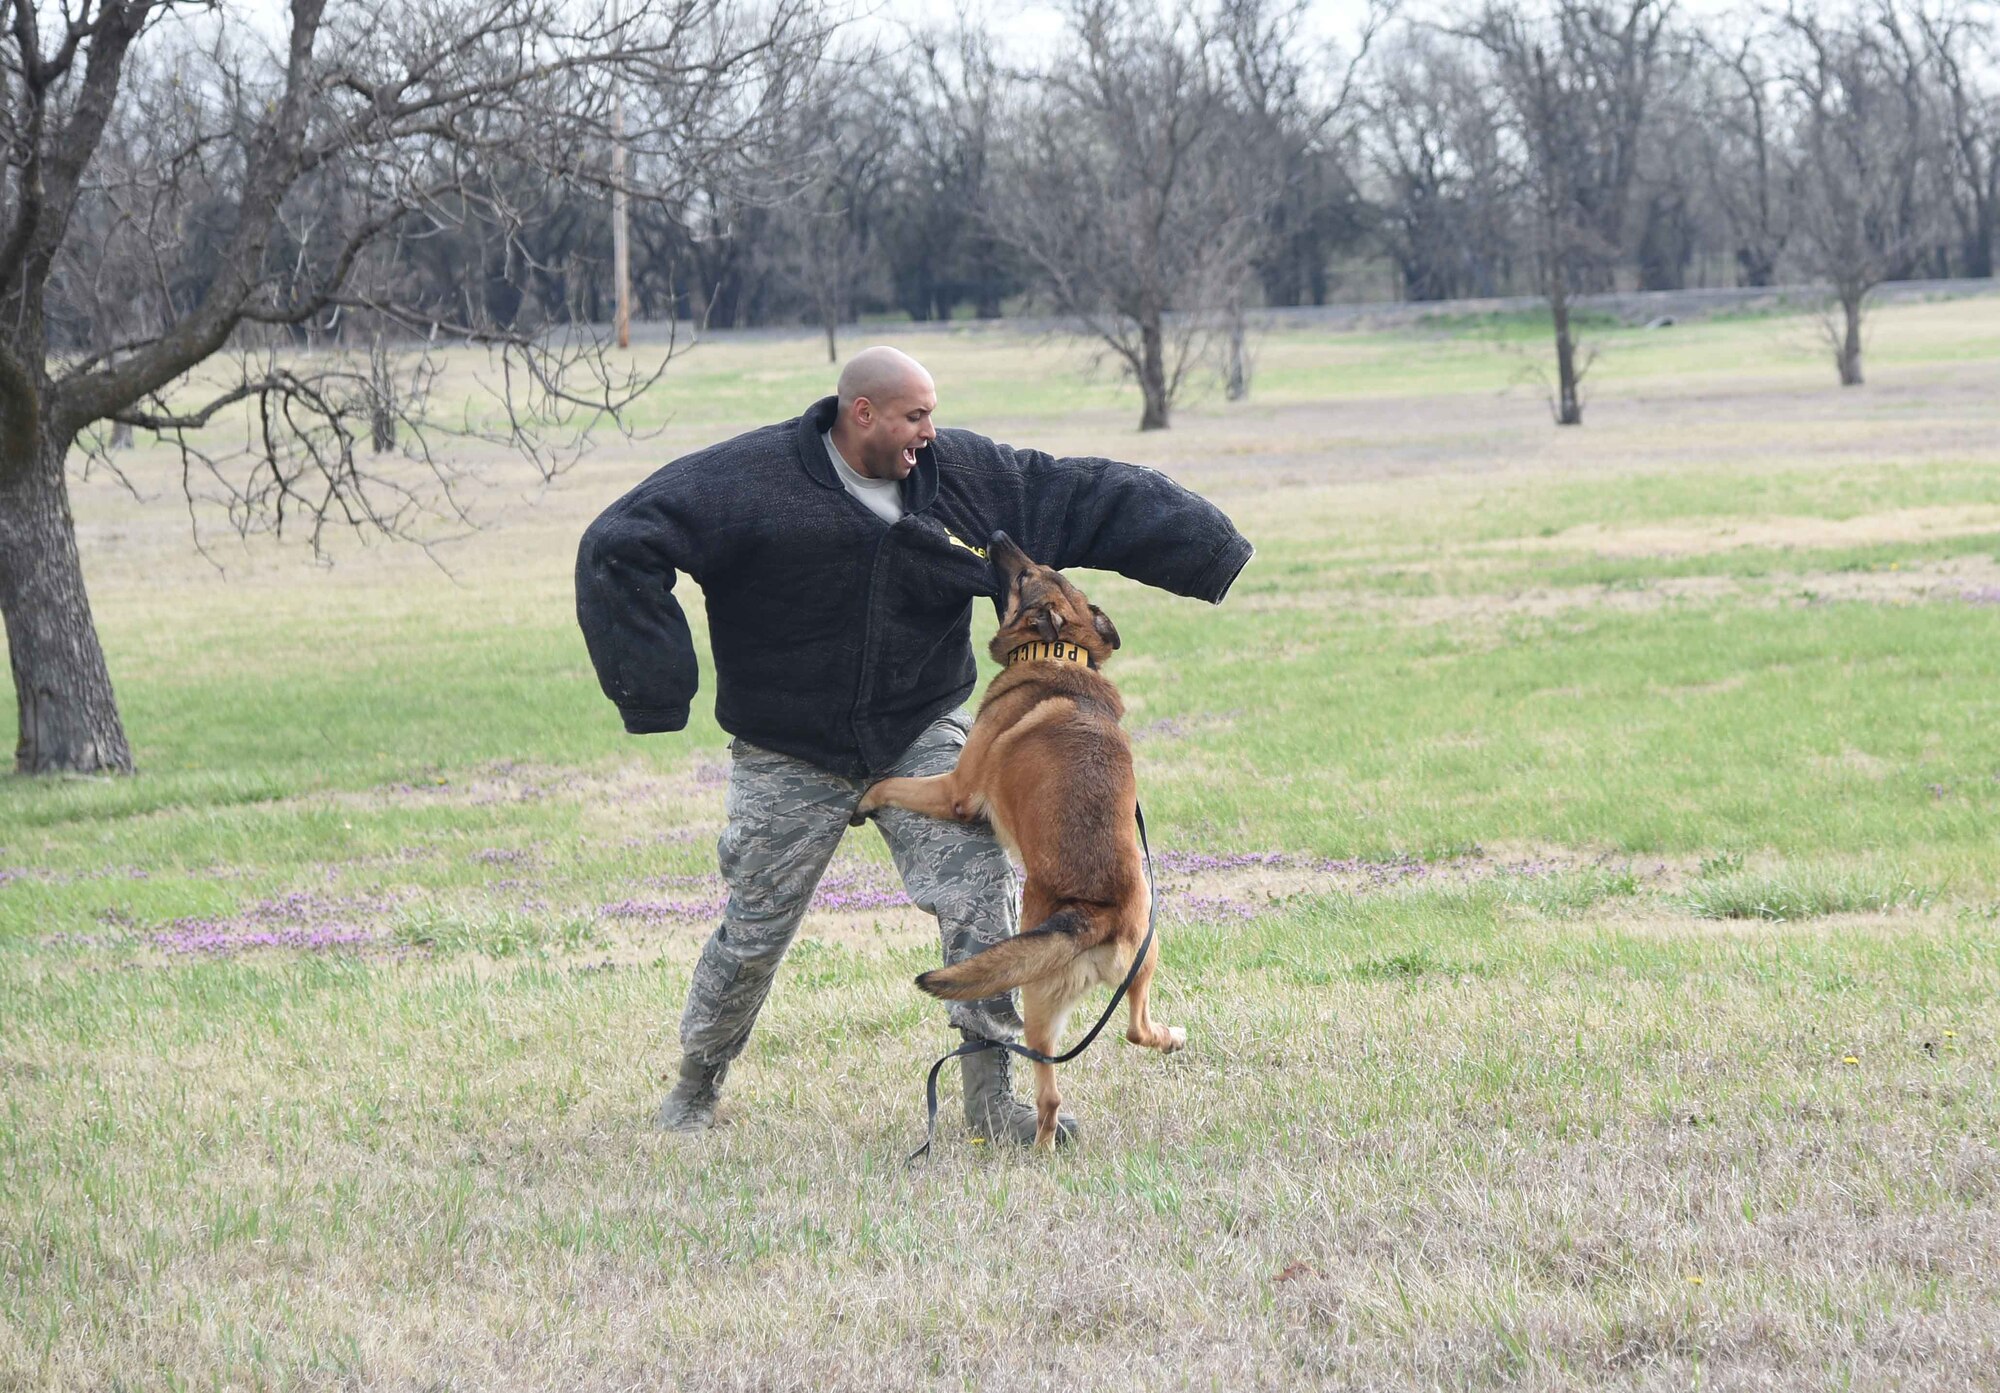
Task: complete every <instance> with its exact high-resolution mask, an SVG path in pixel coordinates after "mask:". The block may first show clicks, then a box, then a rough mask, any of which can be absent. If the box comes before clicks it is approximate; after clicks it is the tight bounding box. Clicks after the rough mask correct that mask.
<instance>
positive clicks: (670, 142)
mask: <svg viewBox="0 0 2000 1393" xmlns="http://www.w3.org/2000/svg"><path fill="white" fill-rule="evenodd" d="M724 6H725V0H632V3H630V4H629V5H628V6H627V7H626V8H625V9H624V10H623V12H622V13H615V14H612V15H604V14H600V13H597V12H595V11H592V10H590V9H589V8H588V7H585V8H584V9H582V10H577V9H575V8H574V7H568V6H562V5H558V4H554V3H551V2H550V0H477V2H476V3H470V4H468V3H463V0H389V3H387V4H386V5H384V6H381V7H358V6H357V7H350V8H349V9H347V10H344V11H341V12H339V13H338V14H337V15H329V14H327V13H326V11H325V5H324V0H290V4H289V7H288V9H287V11H286V22H285V25H284V32H283V33H282V34H281V35H280V36H278V38H277V40H276V42H275V43H274V44H270V45H267V44H266V43H265V42H264V41H263V40H262V39H261V38H259V37H258V36H257V35H256V34H254V33H246V32H244V31H243V30H242V29H241V28H240V27H239V26H237V25H235V24H233V23H232V22H231V21H230V19H229V18H228V16H227V14H226V12H217V11H215V10H214V9H213V7H211V6H208V5H204V4H198V3H193V0H71V3H69V4H66V5H64V6H62V7H60V8H57V7H53V6H47V5H41V4H36V3H34V2H33V0H17V3H15V4H14V5H13V7H12V15H13V22H12V25H11V27H10V29H9V31H8V33H7V35H6V37H5V38H4V40H0V53H4V63H3V64H0V67H4V94H3V95H4V100H3V101H0V139H4V141H5V151H6V161H7V163H6V169H5V183H4V188H0V335H3V337H0V615H4V618H5V621H6V629H7V637H8V649H9V658H10V660H11V663H12V668H13V677H14V686H15V691H16V694H17V699H18V702H19V711H20V740H19V745H18V747H17V751H16V758H15V763H16V767H17V768H18V769H20V770H22V771H24V772H44V771H56V770H75V771H93V770H112V771H129V770H130V769H131V767H132V758H131V752H130V747H129V745H128V743H127V740H126V736H125V731H124V728H123V724H122V722H121V720H120V718H119V715H118V708H117V703H116V700H115V698H114V695H113V692H112V687H111V682H110V678H109V675H108V673H107V671H106V668H105V663H104V658H103V653H102V649H101V647H100V645H99V643H98V639H97V634H96V630H95V625H94V623H93V620H92V618H91V613H90V605H89V601H88V598H87V596H86V593H85V588H84V579H83V572H82V567H81V564H80V562H79V559H78V553H77V546H76V537H75V530H74V524H73V522H72V520H71V516H70V507H69V498H68V488H67V481H66V478H65V467H66V463H67V460H68V458H69V455H70V453H71V448H72V445H73V444H75V443H77V442H79V440H80V439H82V440H83V441H85V442H86V443H87V442H88V441H89V440H90V439H91V438H92V437H91V435H89V434H88V432H89V430H90V428H91V427H92V425H93V423H95V422H101V421H110V422H113V423H122V424H126V425H131V426H134V427H138V428H140V429H146V430H152V431H156V432H160V433H162V434H165V435H167V436H168V437H169V438H171V439H174V440H175V441H176V442H177V443H178V444H179V445H180V447H181V450H182V458H183V462H184V467H183V475H184V478H185V479H186V480H187V487H188V489H189V492H190V498H191V499H192V498H193V497H194V496H195V493H196V491H197V490H198V489H201V488H204V487H206V488H212V489H217V490H220V491H221V493H222V495H223V499H224V502H225V505H226V506H227V507H228V508H229V510H230V515H231V519H232V521H234V522H235V523H236V524H237V525H238V526H240V527H243V528H245V529H246V530H247V529H249V528H251V527H253V526H268V527H272V528H275V529H278V530H280V531H283V530H285V529H287V528H296V527H302V528H303V530H304V531H305V532H306V533H307V534H308V535H310V536H312V537H313V538H315V539H317V538H318V537H319V536H320V535H321V534H322V532H323V530H324V529H325V528H326V527H328V526H330V525H331V526H353V527H357V528H367V529H373V530H376V531H379V532H385V533H388V534H391V535H407V534H408V533H409V532H410V531H411V530H412V527H413V523H414V519H415V517H416V516H417V515H418V514H419V513H421V512H423V511H424V510H426V509H428V510H432V511H433V512H434V511H435V510H436V509H438V508H440V507H442V508H443V509H444V511H445V515H446V516H449V515H450V512H451V510H452V509H453V508H454V507H455V504H454V503H453V502H452V499H451V481H452V475H451V472H450V469H449V468H448V467H447V466H446V465H445V464H444V463H443V462H442V461H439V460H436V459H434V458H432V457H431V456H430V455H429V453H428V451H426V450H423V449H422V447H421V444H420V443H413V444H412V448H414V449H415V451H416V453H417V459H416V460H415V461H414V462H413V463H414V465H415V467H416V468H417V469H418V470H419V471H420V472H421V473H423V474H424V477H423V478H422V479H418V480H414V481H413V480H412V479H411V477H410V476H409V474H408V472H407V471H391V470H388V469H382V470H377V469H374V468H372V467H371V466H369V465H368V464H367V463H366V462H365V461H366V452H365V451H357V449H356V442H357V438H358V437H359V436H360V435H361V433H362V432H363V431H364V430H365V429H366V427H367V426H368V424H369V418H370V414H371V402H372V401H374V399H375V393H374V391H373V381H372V375H371V373H370V372H369V370H368V367H367V364H366V361H365V356H364V357H362V358H361V359H359V360H358V361H357V360H349V359H346V358H345V357H343V358H341V359H339V360H338V361H334V360H329V359H327V358H325V357H324V356H321V355H314V356H312V357H301V356H300V355H298V354H297V353H295V352H293V351H292V348H293V346H294V345H296V344H297V343H298V342H299V340H300V338H301V337H304V336H313V337H317V336H324V335H329V334H337V333H339V332H340V328H339V319H340V316H342V315H348V316H355V315H359V316H363V317H366V318H367V319H369V320H370V321H371V322H375V323H380V324H383V325H390V326H396V327H398V328H400V329H401V330H403V331H404V332H406V333H412V334H415V335H417V336H418V337H419V338H421V339H426V340H429V339H437V340H440V341H442V340H445V339H450V340H456V341H459V342H466V343H473V344H481V345H485V346H486V347H487V348H488V349H489V350H491V351H492V352H493V353H494V354H495V355H496V361H497V363H498V367H499V376H500V381H501V384H502V385H501V387H500V394H501V399H502V405H503V415H504V417H505V421H504V424H503V425H502V426H501V428H500V432H499V433H500V435H501V436H502V437H503V438H506V439H509V440H511V441H512V442H513V443H514V444H516V445H517V446H519V447H520V448H522V449H523V450H524V451H525V452H526V453H527V454H528V455H529V457H530V458H531V459H533V460H534V461H535V462H536V463H537V466H538V467H540V468H543V469H545V470H546V469H551V468H554V467H557V466H558V464H559V461H558V460H557V459H556V458H554V457H553V456H552V454H551V447H550V445H549V444H548V443H547V442H546V441H545V439H544V437H543V434H542V432H541V430H540V429H538V426H539V424H540V422H541V421H542V420H546V419H548V418H550V417H560V416H561V415H562V414H563V413H564V412H566V411H591V412H594V411H602V410H607V409H610V410H615V409H616V408H617V406H618V405H619V404H620V402H621V401H623V400H625V399H626V398H627V397H628V396H629V394H630V393H631V392H632V391H634V390H636V389H637V388H638V387H640V386H642V385H643V383H644V376H643V374H642V375H640V376H639V377H637V378H634V377H630V376H620V375H619V374H617V373H615V372H613V371H612V370H611V369H610V367H609V364H608V361H607V360H606V359H604V358H603V357H601V356H600V355H599V354H597V353H596V351H595V346H594V345H593V344H591V343H589V342H588V341H586V340H584V339H583V338H581V337H580V336H578V335H575V334H569V335H549V334H538V333H535V332H533V331H532V327H531V326H522V325H519V324H514V323H510V322H507V321H503V320H500V319H498V318H496V317H495V316H492V315H490V314H488V313H486V312H485V311H484V308H483V307H482V306H480V305H477V304H469V303H462V304H450V303H440V302H437V301H431V300H427V299H426V298H425V297H424V296H423V295H421V294H420V293H415V291H414V288H413V285H412V282H411V280H410V278H409V276H408V272H407V268H408V266H409V265H410V258H409V257H408V256H407V255H406V254H405V253H406V252H407V249H408V248H409V247H411V246H412V245H414V244H420V243H422V242H423V241H424V240H425V239H426V238H430V237H436V236H440V235H443V234H445V233H447V232H449V231H450V230H453V229H457V228H461V227H464V226H465V225H467V223H468V221H469V220H472V218H473V216H474V215H475V214H477V215H478V218H479V220H480V221H481V222H482V224H483V225H484V226H485V227H487V228H488V229H489V230H491V231H492V233H493V235H494V236H495V237H496V238H497V239H498V241H499V242H500V243H501V244H502V249H503V251H502V261H503V262H504V263H506V264H508V265H510V266H513V267H514V268H515V269H517V270H525V271H532V270H533V269H534V268H533V267H532V265H527V264H525V258H524V257H523V255H522V254H523V248H522V246H521V244H520V241H519V239H518V237H517V236H516V234H517V233H518V231H519V229H521V228H523V227H525V226H527V225H529V224H530V223H531V222H532V220H533V218H534V217H535V215H536V213H537V211H538V209H537V207H536V205H535V203H534V202H533V200H532V199H529V200H527V201H525V202H515V201H513V200H511V199H510V198H509V196H508V194H509V191H510V190H526V191H528V192H530V193H533V192H535V191H537V190H543V189H547V188H549V187H552V186H558V185H574V184H584V185H589V186H593V187H596V188H598V189H600V190H601V189H602V188H603V187H605V185H606V183H607V180H608V178H609V172H608V166H607V163H606V159H605V155H606V152H607V150H608V148H609V141H608V118H609V114H610V111H611V109H612V104H613V94H614V89H618V88H622V89H623V90H624V91H625V92H626V93H627V96H628V102H627V109H626V114H627V118H628V134H627V140H628V143H629V144H630V146H631V148H632V149H633V151H634V153H635V157H636V160H635V166H636V167H635V170H634V174H633V179H634V192H635V194H640V195H644V194H648V193H650V192H652V191H653V190H654V186H655V185H656V183H658V182H671V180H670V177H669V176H670V174H671V172H672V171H675V170H680V169H685V168H686V167H688V166H690V165H693V164H699V163H701V162H702V161H703V160H704V159H705V158H708V157H711V156H716V155H718V153H719V152H720V151H721V150H723V149H725V148H727V147H729V146H732V145H738V144H744V143H754V142H755V141H756V140H757V139H758V138H759V137H758V133H757V132H758V123H759V122H760V121H761V120H762V119H763V117H764V115H765V113H766V109H767V103H766V102H765V101H764V100H762V99H761V97H760V95H759V94H760V93H763V92H766V91H769V90H772V89H773V88H774V87H776V88H779V89H781V88H782V86H783V85H784V80H785V78H786V77H787V75H788V74H787V69H788V67H789V63H790V60H791V58H792V56H794V55H795V54H796V53H797V52H798V51H799V49H800V47H801V44H802V42H803V46H804V47H805V48H808V49H809V48H810V47H811V43H810V42H804V41H805V40H807V39H809V38H810V36H809V34H808V29H809V26H807V25H805V24H803V23H802V22H801V19H800V12H799V11H798V10H796V9H793V8H790V7H789V6H788V3H786V0H781V4H780V8H779V9H778V10H777V11H776V12H775V13H774V15H773V16H772V17H770V18H769V19H768V20H767V21H766V22H765V23H762V24H758V25H755V26H752V25H750V24H748V23H746V22H744V21H742V20H740V19H739V18H738V17H737V16H736V15H735V14H734V13H732V12H731V11H730V10H728V9H726V8H725V7H724ZM641 171H644V173H642V172H641ZM106 229H123V230H124V231H122V232H120V233H119V234H118V236H117V237H113V238H109V239H105V238H103V237H102V236H101V235H100V234H102V233H104V232H105V230H106ZM121 239H122V240H121ZM385 249H386V250H385ZM107 253H109V254H107ZM118 277H122V278H123V279H124V282H125V283H126V284H128V285H129V286H131V287H143V293H121V294H119V295H118V296H116V297H112V296H108V295H107V296H101V297H97V299H98V302H100V303H101V304H106V305H115V306H116V312H115V315H112V316H111V317H110V318H107V319H105V320H104V321H103V322H102V323H96V322H92V323H84V322H79V321H82V320H87V319H90V318H91V316H92V315H94V314H98V313H100V312H101V311H99V310H93V309H91V308H90V307H91V305H92V303H93V299H92V296H90V295H87V294H84V293H82V292H81V290H80V287H84V286H88V285H91V284H93V283H94V282H97V281H98V280H99V279H100V278H114V279H115V278H118ZM235 419H241V420H244V421H247V422H248V423H249V425H250V427H251V438H252V440H253V444H252V447H251V448H250V449H249V450H248V451H247V452H245V453H243V454H242V455H240V456H231V457H221V456H216V455H212V454H210V453H208V452H207V450H206V449H205V448H204V446H203V443H202V437H201V435H200V434H199V433H200V431H201V429H202V428H203V427H204V426H206V425H208V424H209V423H211V422H216V421H222V420H235ZM404 423H405V424H406V425H409V424H413V423H412V422H410V421H409V419H408V418H407V416H406V417H405V418H404ZM405 440H406V441H412V440H413V437H409V436H406V437H405Z"/></svg>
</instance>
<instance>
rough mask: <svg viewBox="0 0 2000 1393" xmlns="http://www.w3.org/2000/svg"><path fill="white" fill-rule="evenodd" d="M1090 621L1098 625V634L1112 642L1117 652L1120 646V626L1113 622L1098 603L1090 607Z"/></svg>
mask: <svg viewBox="0 0 2000 1393" xmlns="http://www.w3.org/2000/svg"><path fill="white" fill-rule="evenodd" d="M1090 622H1091V623H1092V624H1093V625H1094V626H1096V629H1097V636H1098V637H1099V638H1101V639H1103V640H1104V641H1105V642H1106V643H1108V644H1110V645H1111V647H1112V650H1113V651H1114V652H1115V651H1116V650H1117V648H1118V626H1117V625H1116V624H1113V623H1112V622H1111V616H1110V615H1108V614H1106V613H1105V612H1104V611H1103V610H1101V609H1099V608H1098V607H1097V606H1096V605H1092V606H1091V607H1090Z"/></svg>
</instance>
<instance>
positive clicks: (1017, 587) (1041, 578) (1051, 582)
mask: <svg viewBox="0 0 2000 1393" xmlns="http://www.w3.org/2000/svg"><path fill="white" fill-rule="evenodd" d="M987 554H988V555H989V556H990V557H991V558H992V560H993V569H994V571H995V572H996V573H997V575H998V576H999V580H1000V596H999V600H1000V632H998V633H997V634H995V635H994V636H993V646H992V649H991V651H992V654H993V656H994V658H995V659H996V660H997V661H999V662H1005V661H1006V660H1007V654H1008V653H1009V652H1010V651H1011V650H1013V649H1015V648H1018V647H1019V646H1020V645H1021V644H1024V643H1032V642H1035V641H1036V640H1040V641H1041V642H1044V643H1073V644H1075V645H1076V646H1077V647H1079V648H1081V649H1082V650H1083V651H1084V652H1085V653H1088V654H1089V655H1090V665H1091V666H1092V667H1103V666H1104V664H1105V662H1106V661H1107V660H1108V659H1109V658H1110V657H1111V653H1112V650H1113V649H1115V648H1117V647H1118V629H1117V626H1115V625H1114V624H1112V622H1111V617H1110V616H1109V615H1107V614H1106V613H1105V612H1104V611H1103V610H1101V609H1099V608H1098V607H1097V606H1096V605H1093V604H1092V603H1091V602H1090V601H1089V600H1088V599H1086V598H1084V594H1083V592H1082V591H1081V590H1078V589H1077V588H1076V587H1075V586H1074V585H1071V584H1070V583H1069V581H1067V580H1066V579H1064V578H1063V573H1062V572H1061V571H1058V570H1056V569H1055V567H1053V566H1038V565H1036V564H1035V563H1034V562H1033V561H1032V560H1030V559H1029V558H1028V553H1026V552H1025V551H1022V550H1021V548H1020V547H1019V546H1018V545H1016V543H1015V541H1014V539H1013V538H1012V537H1009V536H1008V535H1007V534H1006V533H1005V532H995V533H994V534H993V541H992V544H991V546H989V547H988V548H987Z"/></svg>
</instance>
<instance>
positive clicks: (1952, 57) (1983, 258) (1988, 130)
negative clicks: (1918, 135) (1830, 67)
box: [1912, 3, 2000, 277]
mask: <svg viewBox="0 0 2000 1393" xmlns="http://www.w3.org/2000/svg"><path fill="white" fill-rule="evenodd" d="M1996 13H2000V10H1997V9H1996V7H1995V6H1994V5H1992V4H1986V5H1983V6H1978V7H1974V6H1972V5H1966V4H1951V3H1947V4H1944V5H1941V6H1940V7H1939V8H1937V9H1935V10H1932V9H1927V8H1925V7H1923V6H1922V5H1921V4H1920V5H1918V6H1917V7H1916V8H1915V9H1914V11H1913V15H1912V17H1913V19H1914V21H1915V23H1916V26H1917V28H1918V30H1919V32H1920V33H1921V34H1922V35H1923V44H1924V57H1925V61H1926V63H1927V65H1928V67H1929V68H1930V72H1931V76H1932V80H1933V81H1934V82H1935V84H1936V87H1937V90H1938V94H1939V96H1940V97H1941V98H1942V101H1941V106H1942V108H1943V112H1942V116H1943V126H1944V130H1943V135H1944V140H1945V147H1946V152H1947V161H1946V167H1947V168H1948V169H1949V171H1950V180H1951V187H1952V201H1951V211H1952V216H1953V217H1954V218H1955V219H1956V220H1957V222H1958V234H1959V247H1960V270H1961V273H1962V274H1964V275H1967V276H1978V277H1990V276H1992V274H1993V255H1994V242H1995V239H1996V236H2000V79H1996V77H1995V73H1996V71H1997V70H2000V43H1996V41H1995V40H1996V35H1995V14H1996Z"/></svg>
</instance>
